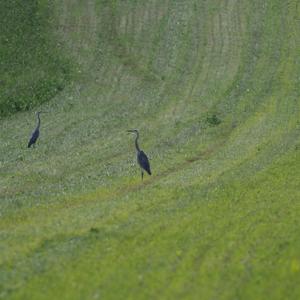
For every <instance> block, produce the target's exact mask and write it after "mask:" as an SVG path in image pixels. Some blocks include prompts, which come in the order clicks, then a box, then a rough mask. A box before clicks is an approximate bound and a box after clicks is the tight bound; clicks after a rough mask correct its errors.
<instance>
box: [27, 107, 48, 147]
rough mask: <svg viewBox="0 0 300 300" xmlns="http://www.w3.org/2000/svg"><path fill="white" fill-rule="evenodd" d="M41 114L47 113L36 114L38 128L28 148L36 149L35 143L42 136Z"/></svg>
mask: <svg viewBox="0 0 300 300" xmlns="http://www.w3.org/2000/svg"><path fill="white" fill-rule="evenodd" d="M41 113H46V112H45V111H38V112H36V116H37V119H38V123H37V126H36V128H35V130H34V131H33V133H32V135H31V138H30V140H29V142H28V148H30V147H31V146H33V147H35V143H36V141H37V139H38V137H39V135H40V126H41V119H40V114H41Z"/></svg>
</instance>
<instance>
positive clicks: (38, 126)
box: [36, 114, 41, 129]
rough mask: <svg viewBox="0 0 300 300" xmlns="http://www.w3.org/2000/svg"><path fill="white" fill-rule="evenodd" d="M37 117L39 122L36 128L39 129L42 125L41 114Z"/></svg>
mask: <svg viewBox="0 0 300 300" xmlns="http://www.w3.org/2000/svg"><path fill="white" fill-rule="evenodd" d="M37 118H38V123H37V126H36V129H39V128H40V125H41V119H40V114H38V115H37Z"/></svg>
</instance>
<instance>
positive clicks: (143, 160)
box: [128, 129, 151, 179]
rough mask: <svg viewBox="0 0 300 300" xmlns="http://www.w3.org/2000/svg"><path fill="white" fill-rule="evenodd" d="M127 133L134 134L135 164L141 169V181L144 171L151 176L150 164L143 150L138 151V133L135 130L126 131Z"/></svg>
mask: <svg viewBox="0 0 300 300" xmlns="http://www.w3.org/2000/svg"><path fill="white" fill-rule="evenodd" d="M128 132H132V133H135V134H136V138H135V148H136V154H137V162H138V164H139V166H140V168H141V176H142V179H143V177H144V171H146V172H147V173H148V174H149V175H151V169H150V163H149V159H148V157H147V155H146V154H145V152H144V151H143V150H141V149H140V147H139V144H138V139H139V132H138V131H137V130H136V129H135V130H128Z"/></svg>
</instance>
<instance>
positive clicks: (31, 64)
mask: <svg viewBox="0 0 300 300" xmlns="http://www.w3.org/2000/svg"><path fill="white" fill-rule="evenodd" d="M51 2H52V1H47V0H39V1H37V0H26V1H23V0H3V1H0V28H1V30H0V45H1V46H0V117H2V116H4V115H8V114H10V113H12V112H15V111H20V110H25V109H29V108H31V107H33V106H34V105H37V104H39V103H42V102H45V101H47V100H49V99H51V98H52V97H53V96H55V95H56V94H57V93H58V92H59V91H61V90H63V88H64V87H65V85H66V83H67V82H68V81H69V79H70V72H71V68H70V62H68V60H67V59H66V58H63V54H62V51H61V49H60V48H61V46H60V44H59V42H58V41H56V39H55V34H54V32H53V25H54V22H55V20H54V18H53V7H52V5H51V4H50V3H51Z"/></svg>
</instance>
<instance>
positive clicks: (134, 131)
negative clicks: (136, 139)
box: [127, 129, 139, 134]
mask: <svg viewBox="0 0 300 300" xmlns="http://www.w3.org/2000/svg"><path fill="white" fill-rule="evenodd" d="M127 132H131V133H136V134H138V133H139V132H138V130H137V129H131V130H127Z"/></svg>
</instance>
